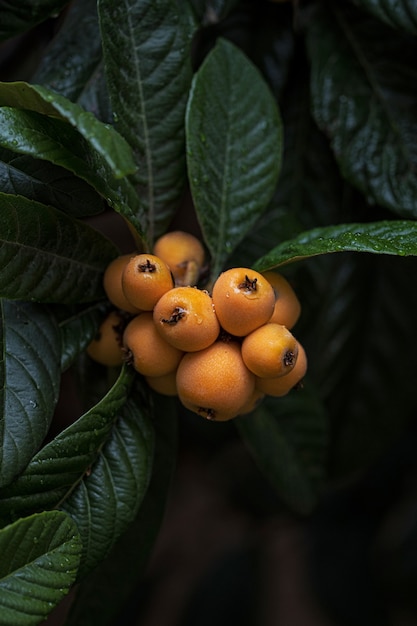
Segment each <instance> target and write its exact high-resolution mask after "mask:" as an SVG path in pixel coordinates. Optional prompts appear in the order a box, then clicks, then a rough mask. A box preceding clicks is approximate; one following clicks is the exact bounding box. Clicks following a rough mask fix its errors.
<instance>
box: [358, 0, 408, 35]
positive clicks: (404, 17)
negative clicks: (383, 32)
mask: <svg viewBox="0 0 417 626" xmlns="http://www.w3.org/2000/svg"><path fill="white" fill-rule="evenodd" d="M355 3H356V4H357V5H358V6H360V7H362V8H364V9H367V10H368V11H370V12H371V13H373V14H374V15H375V16H376V17H378V18H379V19H381V20H383V21H384V22H386V23H387V24H390V26H393V27H395V28H403V29H404V30H406V31H408V32H409V33H411V34H413V35H417V5H416V3H415V2H414V0H355Z"/></svg>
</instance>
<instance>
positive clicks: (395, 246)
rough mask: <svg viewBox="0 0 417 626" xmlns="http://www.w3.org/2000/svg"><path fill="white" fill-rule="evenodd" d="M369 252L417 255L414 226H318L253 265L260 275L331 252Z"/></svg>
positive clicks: (398, 222) (395, 223) (393, 223)
mask: <svg viewBox="0 0 417 626" xmlns="http://www.w3.org/2000/svg"><path fill="white" fill-rule="evenodd" d="M348 251H351V252H372V253H374V254H394V255H398V256H416V255H417V223H416V222H413V221H409V220H392V221H390V220H383V221H381V222H373V223H368V224H366V223H365V224H362V223H352V224H338V225H337V226H319V227H318V228H313V229H312V230H309V231H306V232H304V233H300V234H299V235H297V236H296V237H294V238H293V239H290V240H289V241H284V242H283V243H280V244H278V245H277V246H276V247H275V248H273V250H271V251H270V252H268V253H267V254H265V255H264V256H263V257H262V258H260V259H259V260H258V261H257V262H256V263H255V265H254V268H255V269H257V270H258V271H260V272H264V271H266V270H268V269H273V268H274V267H278V266H279V265H285V264H286V263H293V262H294V261H300V260H303V259H308V258H309V257H312V256H316V255H318V254H329V253H333V252H348Z"/></svg>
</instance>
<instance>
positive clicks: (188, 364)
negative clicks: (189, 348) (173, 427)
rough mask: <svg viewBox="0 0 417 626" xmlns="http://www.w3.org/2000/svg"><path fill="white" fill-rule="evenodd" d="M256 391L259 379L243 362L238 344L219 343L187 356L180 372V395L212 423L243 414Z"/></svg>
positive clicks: (184, 357) (180, 366)
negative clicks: (212, 421) (257, 379)
mask: <svg viewBox="0 0 417 626" xmlns="http://www.w3.org/2000/svg"><path fill="white" fill-rule="evenodd" d="M254 388H255V376H254V375H253V374H252V373H251V372H250V371H249V370H248V368H247V367H246V365H245V364H244V362H243V359H242V355H241V352H240V345H239V343H238V342H236V341H229V342H223V341H216V342H215V343H213V344H212V345H211V346H209V347H208V348H205V349H204V350H200V351H198V352H189V353H187V354H185V355H184V356H183V358H182V360H181V363H180V364H179V366H178V370H177V390H178V396H179V398H180V400H181V402H182V403H183V405H184V406H185V407H186V408H188V409H189V410H191V411H193V412H194V413H197V414H198V415H201V416H202V417H204V418H206V419H209V420H217V421H227V420H230V419H232V418H234V417H236V416H237V415H239V413H240V411H241V409H243V408H244V407H245V406H246V405H247V403H248V402H249V400H250V399H251V398H252V394H253V392H254Z"/></svg>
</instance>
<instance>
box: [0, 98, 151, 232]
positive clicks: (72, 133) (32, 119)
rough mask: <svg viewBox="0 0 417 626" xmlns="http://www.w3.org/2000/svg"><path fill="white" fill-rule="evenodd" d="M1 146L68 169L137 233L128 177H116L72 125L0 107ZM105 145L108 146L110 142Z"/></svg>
mask: <svg viewBox="0 0 417 626" xmlns="http://www.w3.org/2000/svg"><path fill="white" fill-rule="evenodd" d="M84 121H85V120H84ZM97 123H98V122H97ZM87 129H88V121H87V122H86V125H85V128H84V130H85V131H86V132H88V130H87ZM91 130H93V129H91ZM114 132H115V131H114ZM94 143H96V142H94ZM0 146H3V147H4V148H7V149H9V150H12V151H13V152H17V153H19V154H26V155H30V156H32V157H34V158H36V159H43V160H45V161H49V162H51V163H54V164H55V165H59V166H61V167H64V168H65V169H68V170H70V171H71V172H73V173H74V174H75V175H76V176H79V177H80V178H82V179H83V180H85V181H86V182H87V183H88V184H90V185H91V186H92V187H93V188H94V189H95V190H96V191H97V192H98V193H99V194H100V195H101V196H102V197H103V198H105V200H106V202H107V203H108V204H109V205H110V206H112V207H113V208H114V209H115V210H116V211H119V212H120V213H121V214H122V215H124V216H126V217H127V218H128V219H130V220H131V221H132V223H134V225H135V227H136V230H137V232H138V233H141V232H142V231H141V224H140V217H139V216H140V207H139V199H138V196H137V194H136V192H135V189H134V187H133V186H132V184H131V183H130V181H129V180H128V179H127V178H117V176H118V175H120V170H117V171H116V172H115V171H113V170H112V169H111V167H110V166H109V162H108V160H107V159H105V158H104V157H103V156H102V155H101V154H100V153H99V152H97V150H96V149H95V147H94V146H93V142H92V141H90V140H89V141H87V140H86V139H85V138H84V137H82V136H81V134H80V133H79V132H78V130H76V129H75V128H73V127H72V126H71V124H69V123H67V122H66V121H63V120H62V119H59V118H57V117H55V118H54V117H51V116H49V115H43V114H41V113H37V112H35V111H27V110H23V109H22V110H21V109H16V108H10V107H0ZM108 147H109V148H111V142H109V144H108Z"/></svg>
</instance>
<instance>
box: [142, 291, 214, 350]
mask: <svg viewBox="0 0 417 626" xmlns="http://www.w3.org/2000/svg"><path fill="white" fill-rule="evenodd" d="M153 319H154V322H155V326H156V328H157V329H158V332H159V333H160V335H161V336H162V337H163V338H164V339H165V340H166V341H167V342H168V343H170V344H171V345H173V346H175V347H176V348H178V349H179V350H183V351H184V352H195V351H196V350H203V349H204V348H207V347H208V346H209V345H211V344H212V343H213V342H214V341H216V339H217V337H218V336H219V332H220V325H219V322H218V320H217V317H216V314H215V312H214V308H213V302H212V299H211V297H210V295H209V294H208V293H207V291H202V290H201V289H197V287H174V289H171V290H170V291H167V293H165V294H164V295H163V296H161V298H160V299H159V300H158V303H157V304H156V305H155V308H154V311H153Z"/></svg>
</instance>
